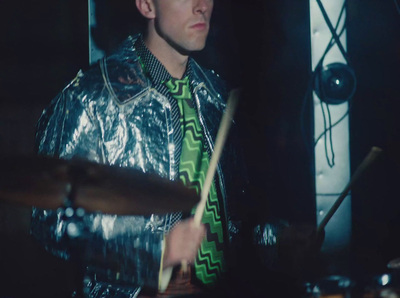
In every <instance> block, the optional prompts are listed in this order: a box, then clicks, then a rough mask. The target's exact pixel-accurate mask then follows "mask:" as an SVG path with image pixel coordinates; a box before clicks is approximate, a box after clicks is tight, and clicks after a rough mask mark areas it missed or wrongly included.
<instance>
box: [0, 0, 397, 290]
mask: <svg viewBox="0 0 400 298" xmlns="http://www.w3.org/2000/svg"><path fill="white" fill-rule="evenodd" d="M347 3H348V7H347V22H348V24H347V37H348V38H347V49H348V54H349V57H350V59H351V61H352V63H353V67H354V71H355V73H356V77H357V91H356V93H355V96H354V98H353V103H352V108H351V111H350V137H351V139H350V151H351V169H352V171H354V169H355V168H357V166H358V165H359V164H360V163H361V161H362V160H363V158H364V157H365V156H366V155H367V153H368V152H369V150H370V149H371V147H372V146H379V147H380V148H382V149H383V155H382V156H381V158H380V159H379V161H378V162H376V164H374V166H373V167H372V168H371V169H370V171H368V172H367V173H366V174H365V175H364V176H363V178H362V179H361V181H359V182H358V183H357V184H356V185H355V186H354V188H353V189H352V208H353V213H352V216H353V238H352V241H353V243H352V251H353V253H354V255H352V258H353V259H355V260H356V264H357V265H356V267H357V269H359V271H366V272H371V273H376V272H379V271H382V270H385V265H386V263H387V261H388V260H390V259H393V258H395V257H399V256H400V246H399V244H398V242H399V241H398V239H399V237H400V236H399V235H400V196H399V191H398V183H399V182H398V180H399V177H400V175H399V166H400V158H399V153H400V139H399V137H400V132H399V131H400V129H399V128H400V123H399V121H398V118H399V117H398V108H399V106H400V105H399V101H400V87H399V78H400V76H399V68H400V39H399V32H400V31H399V29H400V12H399V11H397V10H396V5H395V2H394V1H391V0H365V1H356V0H349V1H348V2H347ZM137 19H138V15H137V13H136V11H135V7H134V1H133V0H113V1H106V0H101V1H100V0H99V1H98V16H97V22H98V26H97V28H96V30H95V31H93V34H94V36H95V37H96V40H97V41H98V44H99V45H100V46H101V47H103V48H104V49H105V50H106V51H111V50H112V49H113V48H114V47H115V46H116V45H117V44H118V43H119V42H120V41H122V40H123V39H124V38H125V36H126V35H127V34H129V33H134V32H135V31H137V28H138V27H137V26H138V24H137V22H136V21H137ZM0 38H1V45H0V48H1V56H0V156H1V157H4V156H7V155H11V154H32V153H33V140H34V133H35V124H36V121H37V119H38V118H39V116H40V113H41V111H42V110H43V108H45V107H46V105H47V104H48V103H49V101H50V100H51V99H52V98H53V97H54V96H55V95H56V94H57V93H58V92H59V91H60V90H61V89H62V88H63V87H64V86H65V85H66V84H67V83H68V82H69V81H70V80H71V79H72V78H73V77H74V76H75V75H76V73H77V71H78V70H79V69H83V70H84V69H86V68H87V67H88V29H87V2H86V1H84V0H68V1H67V0H51V1H50V0H36V1H22V0H14V1H1V2H0ZM196 58H197V59H198V60H199V61H200V62H201V64H203V65H204V66H206V67H208V68H211V69H214V70H216V72H218V73H219V74H220V75H221V77H223V78H225V79H226V80H227V82H228V83H229V85H230V86H231V87H241V88H242V89H243V97H242V101H241V102H240V106H239V109H238V113H237V115H236V118H237V122H238V123H239V124H240V125H239V127H240V128H241V130H240V136H241V140H242V143H243V146H244V151H245V158H246V163H247V167H248V173H249V176H250V182H251V186H252V197H253V199H254V201H255V204H256V206H257V208H255V209H254V210H253V211H252V215H253V216H254V218H256V219H257V220H263V219H264V218H266V217H267V216H269V215H272V216H274V217H278V218H279V217H283V218H285V219H287V220H289V221H291V222H309V223H313V222H314V221H315V200H314V177H313V158H312V156H310V155H309V154H308V151H307V146H309V144H307V143H306V142H305V141H304V138H303V136H302V134H301V127H302V125H305V127H311V126H310V123H312V118H311V115H308V114H306V115H305V120H304V122H303V121H302V120H301V119H302V113H301V111H302V105H303V101H304V97H305V93H306V90H307V86H308V84H309V80H310V67H311V66H310V65H311V63H310V36H309V7H308V1H305V0H302V1H299V0H282V1H266V0H246V1H230V0H216V1H215V12H214V16H213V29H212V31H211V33H210V38H209V42H208V45H207V48H206V49H205V50H204V51H203V52H202V53H199V54H196ZM307 125H308V126H307ZM308 133H309V134H310V135H312V131H311V130H309V131H308ZM241 174H242V173H238V175H241ZM2 205H3V206H2V208H1V210H0V216H1V218H0V220H1V221H0V223H1V230H2V232H3V233H4V232H5V234H6V235H7V237H9V236H10V235H12V237H9V238H4V239H6V241H1V245H2V249H3V250H4V251H5V252H8V253H10V255H11V256H10V258H11V259H10V260H11V261H10V263H13V262H15V264H16V266H15V269H10V270H11V273H10V272H9V274H11V276H13V275H12V274H15V276H19V278H20V279H21V280H27V279H28V276H27V275H28V274H30V272H31V271H30V270H27V271H26V272H27V273H25V274H23V273H21V270H19V269H16V268H17V267H18V266H25V267H29V266H33V267H35V268H37V267H39V268H40V266H39V264H40V263H41V259H40V257H36V258H32V257H31V256H29V255H28V254H27V252H26V250H27V248H26V247H22V248H21V241H22V240H21V237H23V235H26V231H27V226H28V224H29V210H27V209H24V208H22V209H21V208H17V207H16V206H9V205H5V204H3V203H2ZM21 235H22V236H21ZM32 249H33V248H32ZM34 251H36V250H34ZM38 254H39V255H40V256H41V257H43V258H45V257H47V256H45V255H44V254H42V252H38ZM32 259H35V260H32ZM24 262H25V263H24ZM56 262H58V261H56ZM21 264H25V265H21ZM17 265H18V266H17ZM39 268H38V272H41V271H40V270H39ZM22 272H23V271H22ZM46 274H47V273H43V272H42V273H41V274H38V275H36V281H37V280H40V279H41V278H44V275H46ZM48 275H50V276H47V275H46V278H54V276H52V275H51V274H48ZM31 278H32V276H31ZM60 280H61V278H60ZM34 281H35V279H34ZM34 281H33V282H32V283H34ZM21 283H22V284H24V282H23V281H21ZM0 296H1V295H0Z"/></svg>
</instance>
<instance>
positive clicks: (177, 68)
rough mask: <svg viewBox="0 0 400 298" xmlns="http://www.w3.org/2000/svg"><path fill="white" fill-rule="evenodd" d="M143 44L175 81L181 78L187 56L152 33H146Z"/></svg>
mask: <svg viewBox="0 0 400 298" xmlns="http://www.w3.org/2000/svg"><path fill="white" fill-rule="evenodd" d="M144 43H145V44H146V46H147V48H148V49H149V50H150V52H151V53H152V54H153V55H154V56H155V57H156V58H157V59H158V60H159V61H160V62H161V64H162V65H164V67H165V69H166V70H167V71H168V72H169V74H170V75H171V76H172V77H174V78H177V79H180V78H182V76H183V74H184V73H185V71H186V67H187V63H188V59H189V56H188V55H184V54H182V53H180V52H178V51H177V50H176V49H174V48H173V47H172V46H171V45H170V44H169V43H168V42H167V41H166V40H164V39H162V38H161V37H160V36H159V35H158V34H157V33H156V32H154V31H149V32H148V33H147V35H146V36H145V38H144Z"/></svg>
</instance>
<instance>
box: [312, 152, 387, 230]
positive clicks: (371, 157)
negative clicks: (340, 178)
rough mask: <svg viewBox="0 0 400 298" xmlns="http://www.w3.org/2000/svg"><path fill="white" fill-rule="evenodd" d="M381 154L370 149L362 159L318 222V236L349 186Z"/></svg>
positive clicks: (345, 194)
mask: <svg viewBox="0 0 400 298" xmlns="http://www.w3.org/2000/svg"><path fill="white" fill-rule="evenodd" d="M381 152H382V149H380V148H378V147H372V148H371V150H370V152H369V153H368V155H367V156H366V157H365V158H364V160H363V161H362V163H361V164H360V165H359V166H358V168H357V169H356V171H355V173H354V175H353V177H352V178H351V179H350V182H349V183H348V184H347V186H346V187H345V189H344V190H343V192H342V193H341V194H340V196H339V198H337V200H336V202H335V203H334V204H333V205H332V207H331V209H330V210H329V211H328V213H327V214H326V215H325V217H324V218H323V219H322V221H321V222H320V224H319V226H318V228H317V233H318V234H320V233H321V232H322V231H323V230H324V228H325V226H326V225H327V224H328V221H329V220H330V219H331V217H332V216H333V214H334V213H335V212H336V210H337V209H338V208H339V206H340V204H341V203H342V202H343V200H344V199H345V198H346V196H347V194H348V193H349V191H350V188H351V186H352V185H353V184H354V183H355V182H356V180H357V179H358V178H359V177H360V176H361V174H362V173H363V172H364V171H365V170H366V169H367V168H368V166H369V165H370V164H372V162H373V161H374V160H375V159H376V158H377V157H378V156H379V154H380V153H381Z"/></svg>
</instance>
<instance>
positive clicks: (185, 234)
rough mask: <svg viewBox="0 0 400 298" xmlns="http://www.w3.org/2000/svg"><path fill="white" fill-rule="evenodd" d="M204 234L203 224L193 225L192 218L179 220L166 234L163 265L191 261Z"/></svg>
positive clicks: (168, 265) (167, 265)
mask: <svg viewBox="0 0 400 298" xmlns="http://www.w3.org/2000/svg"><path fill="white" fill-rule="evenodd" d="M205 235H206V229H205V227H204V225H203V224H202V225H200V226H197V225H195V223H194V221H193V218H190V219H186V220H183V221H181V222H179V223H178V224H177V225H176V226H175V227H174V228H173V229H172V230H171V232H170V233H169V234H168V235H167V236H166V245H165V252H164V262H163V267H164V268H167V267H171V266H176V265H179V264H181V262H182V261H186V262H188V263H191V262H193V261H194V259H195V258H196V255H197V251H198V249H199V247H200V244H201V242H202V241H203V238H204V237H205Z"/></svg>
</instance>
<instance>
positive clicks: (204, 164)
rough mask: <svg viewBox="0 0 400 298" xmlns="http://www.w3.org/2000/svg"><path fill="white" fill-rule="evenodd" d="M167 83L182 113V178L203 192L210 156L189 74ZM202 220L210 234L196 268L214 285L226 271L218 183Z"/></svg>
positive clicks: (205, 240) (207, 236)
mask: <svg viewBox="0 0 400 298" xmlns="http://www.w3.org/2000/svg"><path fill="white" fill-rule="evenodd" d="M165 84H166V86H167V87H168V89H169V91H170V93H171V95H172V96H173V97H174V98H175V99H176V100H177V103H178V106H179V110H180V114H181V117H180V123H181V131H182V135H183V140H182V152H181V158H180V165H179V178H180V179H181V180H182V181H183V183H184V184H185V185H187V186H189V187H190V188H192V189H195V190H196V191H197V193H198V194H200V192H201V188H202V187H203V184H204V181H205V176H206V174H207V170H208V166H209V156H208V153H207V147H206V144H205V141H204V136H203V132H202V128H201V125H200V121H199V118H198V116H197V113H196V109H195V107H194V102H193V100H192V96H191V92H190V87H189V78H188V77H185V78H184V79H182V80H178V79H174V78H171V79H170V80H168V81H167V82H166V83H165ZM194 212H195V210H193V211H192V213H193V214H194ZM202 222H203V223H204V224H205V226H206V229H207V235H206V238H205V239H204V240H203V242H202V244H201V247H200V249H199V251H198V253H197V258H196V260H195V264H194V268H195V274H196V277H197V278H198V279H199V280H200V281H201V282H202V283H204V284H205V285H212V284H215V282H216V281H217V280H218V278H219V276H220V275H221V273H222V272H223V271H225V259H224V254H223V245H224V244H223V226H222V219H221V210H220V206H219V202H218V195H217V190H216V187H215V183H213V184H212V186H211V188H210V193H209V196H208V200H207V203H206V208H205V210H204V214H203V218H202Z"/></svg>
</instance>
